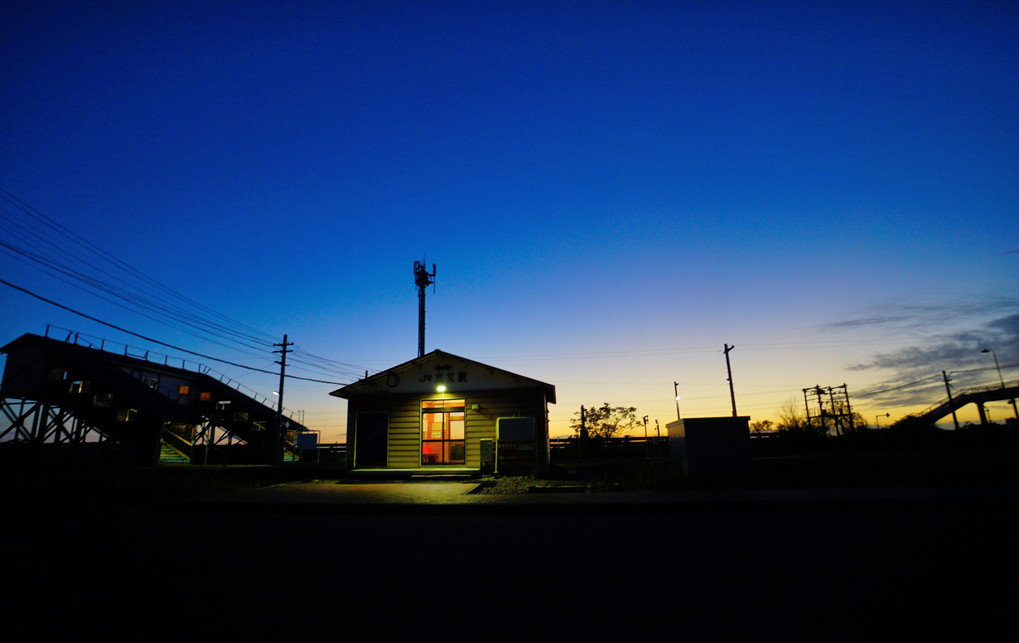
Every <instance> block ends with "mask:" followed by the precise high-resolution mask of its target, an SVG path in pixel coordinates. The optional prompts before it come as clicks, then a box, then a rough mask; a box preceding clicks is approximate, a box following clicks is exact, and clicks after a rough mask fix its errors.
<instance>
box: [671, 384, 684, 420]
mask: <svg viewBox="0 0 1019 643" xmlns="http://www.w3.org/2000/svg"><path fill="white" fill-rule="evenodd" d="M672 388H673V390H675V391H676V419H677V420H681V419H683V418H681V417H679V382H673V383H672Z"/></svg>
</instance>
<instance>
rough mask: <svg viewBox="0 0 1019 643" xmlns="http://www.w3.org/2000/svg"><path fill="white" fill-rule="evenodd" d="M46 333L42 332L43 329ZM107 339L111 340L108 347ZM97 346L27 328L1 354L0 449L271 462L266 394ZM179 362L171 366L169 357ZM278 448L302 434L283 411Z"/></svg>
mask: <svg viewBox="0 0 1019 643" xmlns="http://www.w3.org/2000/svg"><path fill="white" fill-rule="evenodd" d="M48 334H49V331H47V335H48ZM111 346H112V345H111ZM117 346H122V348H123V350H122V351H119V350H118V351H113V350H109V349H108V348H107V344H106V342H105V341H104V342H101V343H100V345H99V346H98V347H97V346H95V345H93V343H91V342H88V341H84V340H82V339H80V337H79V335H78V334H75V333H69V334H68V336H67V337H66V338H65V339H56V338H53V337H49V336H40V335H33V334H25V335H22V336H21V337H19V338H18V339H16V340H14V341H12V342H10V343H9V344H7V345H6V346H4V347H3V348H0V352H3V353H5V354H6V355H7V363H6V365H5V367H4V373H3V380H2V381H0V448H4V449H7V448H9V447H13V448H15V449H17V448H18V447H19V446H20V447H21V449H22V450H21V451H20V452H22V453H25V452H27V451H26V450H25V449H26V448H27V449H28V451H32V452H43V451H63V452H71V453H75V454H80V453H89V452H100V451H103V450H106V451H108V452H110V451H114V452H119V453H121V454H122V455H123V456H124V457H125V458H126V459H127V460H129V461H130V462H133V463H136V464H155V463H157V462H160V461H164V462H165V461H179V462H192V463H211V462H210V456H211V458H212V461H216V460H217V459H218V460H219V461H220V462H222V458H223V457H227V458H229V460H230V462H231V463H234V464H242V463H245V464H270V463H273V462H274V461H275V460H276V455H275V454H276V449H274V436H275V435H276V425H277V420H278V416H277V411H276V409H275V407H274V405H273V404H272V403H271V402H272V401H271V400H270V399H268V398H265V397H262V398H261V399H259V396H257V395H250V394H246V393H244V392H242V391H241V390H239V385H237V384H235V383H233V382H232V381H230V380H229V379H226V378H224V377H220V378H217V377H215V376H213V375H212V370H211V369H209V368H207V367H204V366H202V365H200V364H196V363H192V364H191V368H189V367H188V366H189V365H188V363H187V362H185V361H182V360H179V359H176V360H174V363H172V364H171V363H170V362H171V358H169V357H163V356H161V357H163V360H162V361H161V362H160V361H158V360H153V359H151V358H150V354H149V353H148V352H147V351H139V350H134V352H132V349H130V348H129V347H126V346H123V345H117ZM178 363H179V364H180V366H177V364H178ZM282 424H283V425H284V426H283V434H284V435H283V438H282V440H281V441H282V442H283V446H282V449H283V453H284V456H283V457H284V459H287V455H286V453H287V452H288V451H289V453H290V454H292V453H293V452H294V448H295V446H294V443H295V440H296V436H297V435H298V434H300V433H304V432H307V431H308V429H307V428H305V427H304V426H303V425H301V424H300V423H298V422H295V421H294V420H293V419H292V418H290V417H286V416H284V417H283V422H282Z"/></svg>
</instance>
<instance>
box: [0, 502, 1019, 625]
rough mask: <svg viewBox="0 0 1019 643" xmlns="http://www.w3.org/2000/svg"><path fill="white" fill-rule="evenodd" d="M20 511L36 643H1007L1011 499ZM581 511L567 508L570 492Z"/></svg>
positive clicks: (13, 574)
mask: <svg viewBox="0 0 1019 643" xmlns="http://www.w3.org/2000/svg"><path fill="white" fill-rule="evenodd" d="M273 493H274V492H273V491H266V492H265V495H263V496H261V497H260V498H258V497H256V496H257V494H256V496H248V495H245V494H241V495H240V496H238V495H229V496H222V497H218V498H215V499H213V500H212V501H209V500H205V501H201V502H178V503H169V504H164V505H159V506H149V507H116V508H112V507H111V508H100V509H97V508H96V507H89V508H87V509H75V508H73V507H66V506H60V505H59V504H58V505H53V506H48V507H47V506H35V507H32V508H23V507H22V508H20V509H18V511H17V512H16V513H15V515H12V516H11V518H12V521H11V522H10V523H9V524H8V527H6V528H5V529H4V536H3V541H2V552H3V556H4V559H5V561H6V563H5V565H4V567H5V573H4V578H5V581H4V586H5V587H6V588H7V592H6V594H7V598H6V599H5V600H4V601H3V606H4V607H3V609H4V611H5V612H6V616H8V619H7V620H8V622H9V623H13V622H17V621H25V622H28V623H30V624H31V627H32V632H33V633H34V634H37V635H47V634H58V633H59V632H60V631H67V632H73V633H74V634H75V635H76V636H84V635H86V634H91V633H98V634H101V635H104V636H109V637H112V638H121V637H124V638H126V637H132V638H138V637H145V638H152V637H156V638H165V637H167V636H172V637H174V638H177V637H188V638H191V637H193V636H200V637H201V638H202V639H203V640H207V639H209V638H220V637H228V638H229V639H230V640H234V639H236V638H238V637H245V638H254V639H257V640H280V639H283V638H286V639H288V640H289V639H293V640H318V639H323V638H325V637H329V638H330V639H338V638H351V637H356V638H357V639H358V640H360V639H361V637H364V636H371V637H372V638H374V639H377V640H387V641H388V640H406V639H409V638H414V639H423V640H435V639H440V638H441V639H444V640H554V639H560V640H570V641H572V640H585V639H586V640H621V639H622V640H624V641H625V640H627V639H630V638H638V637H640V638H650V639H658V638H665V639H667V640H679V639H686V640H746V639H750V640H860V639H864V638H879V639H887V638H896V639H903V638H906V639H911V640H916V639H923V638H936V639H938V640H941V639H943V638H946V637H953V636H956V635H960V636H966V637H967V638H969V639H976V640H998V639H1004V640H1012V639H1014V635H1015V634H1017V633H1019V626H1017V623H1016V618H1015V604H1016V596H1017V592H1016V590H1015V585H1016V582H1017V579H1019V574H1017V572H1019V564H1017V562H1019V557H1017V554H1016V550H1017V546H1019V541H1017V536H1019V533H1017V530H1016V526H1017V524H1019V521H1017V516H1019V514H1017V509H1019V501H1017V498H1019V494H1016V493H1015V492H1014V490H1011V489H1007V490H1001V489H997V490H995V489H989V490H983V491H977V492H974V491H972V490H969V491H968V492H965V493H961V492H959V490H954V491H953V490H941V491H939V492H937V493H933V492H929V491H928V492H926V493H907V494H902V493H899V494H895V493H890V494H887V493H886V494H873V493H872V494H870V495H866V494H864V495H861V494H847V493H844V492H843V493H838V492H828V493H821V492H814V493H812V494H801V495H799V496H795V497H791V496H788V495H786V496H782V495H781V494H779V495H777V496H772V497H764V496H761V495H756V496H746V497H742V498H739V497H733V496H731V495H730V496H729V497H726V498H722V497H717V498H714V499H712V498H704V497H702V498H700V499H696V501H693V500H694V499H691V498H686V499H685V500H684V499H679V500H677V499H673V501H671V502H670V501H654V502H651V501H647V499H646V498H645V499H644V500H643V501H642V500H641V499H640V498H639V497H638V496H626V495H625V494H621V495H620V497H619V498H618V499H617V500H616V501H613V502H599V503H586V502H583V501H576V500H570V499H569V498H559V499H556V498H546V499H543V500H541V501H539V502H537V503H521V502H513V503H510V504H505V503H498V502H473V501H469V502H446V503H430V504H420V503H412V502H395V503H377V502H376V503H368V502H355V503H350V502H348V503H344V502H327V501H323V500H321V499H319V500H317V501H309V500H307V498H306V499H305V500H304V501H302V500H299V499H298V496H299V494H295V495H292V496H290V498H289V499H287V498H286V497H285V496H286V492H285V491H283V492H280V488H277V489H276V492H275V493H278V494H282V496H284V497H275V498H274V497H272V494H273ZM562 495H563V496H570V495H574V496H575V495H576V494H562Z"/></svg>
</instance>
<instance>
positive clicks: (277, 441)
mask: <svg viewBox="0 0 1019 643" xmlns="http://www.w3.org/2000/svg"><path fill="white" fill-rule="evenodd" d="M293 345H294V343H293V342H288V341H287V336H286V334H284V335H283V343H282V344H273V346H279V347H280V349H279V350H278V351H273V352H274V353H279V354H280V358H279V361H277V362H276V363H277V364H279V365H280V390H279V391H278V392H279V400H277V402H276V431H275V432H274V434H275V435H273V441H272V442H273V444H272V463H273V464H282V463H283V384H284V382H285V381H286V377H287V353H289V352H291V351H290V347H291V346H293Z"/></svg>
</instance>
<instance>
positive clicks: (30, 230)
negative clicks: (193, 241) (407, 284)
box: [0, 188, 364, 381]
mask: <svg viewBox="0 0 1019 643" xmlns="http://www.w3.org/2000/svg"><path fill="white" fill-rule="evenodd" d="M0 204H6V205H9V206H11V207H13V208H15V209H16V211H17V214H15V212H12V211H11V210H8V209H6V208H4V207H3V206H2V205H0V219H3V220H4V221H6V222H8V223H9V225H5V226H4V231H5V232H6V233H8V236H9V238H11V239H12V241H4V240H0V253H3V254H7V255H8V256H11V257H13V258H15V259H17V260H19V261H22V262H24V263H27V264H29V265H31V266H33V267H35V268H37V269H39V270H41V271H42V272H43V273H45V274H47V275H48V276H50V277H52V278H54V279H57V280H59V281H63V282H64V283H66V284H68V285H71V286H72V287H75V288H78V289H79V290H82V291H84V292H86V293H88V294H90V295H92V296H94V297H97V298H99V299H102V300H103V301H106V302H108V303H111V304H113V305H116V306H118V307H120V308H123V309H125V310H128V311H130V312H133V313H135V314H137V315H140V316H142V317H144V318H146V319H149V320H152V321H155V322H157V323H160V324H163V325H164V326H167V327H169V328H173V329H175V330H177V331H180V332H183V333H186V334H188V335H191V336H193V337H197V338H199V339H202V340H203V341H209V342H212V343H215V344H219V345H221V346H224V347H227V348H231V349H234V350H238V347H239V350H241V352H244V353H246V354H248V355H252V356H253V355H262V354H264V353H266V352H270V351H271V349H272V345H273V342H274V341H275V337H274V336H271V335H269V334H267V333H264V332H263V331H260V330H258V329H256V328H254V327H252V326H249V325H247V324H245V323H243V322H239V321H236V320H234V319H231V318H229V317H227V316H226V315H223V314H221V313H219V312H217V311H215V310H212V309H211V308H208V307H206V306H203V305H201V304H199V303H198V302H196V301H194V300H192V299H190V298H188V297H186V296H185V295H182V294H181V293H179V292H177V291H175V290H173V289H172V288H170V287H168V286H166V285H164V284H162V283H161V282H159V281H157V280H155V279H153V278H151V277H149V276H147V275H145V274H144V273H142V272H141V271H139V270H138V269H136V268H134V267H133V266H131V265H130V264H128V263H126V262H124V261H122V260H121V259H119V258H117V257H115V256H114V255H112V254H111V253H109V252H107V251H105V250H103V249H102V248H100V247H99V246H97V245H95V244H94V243H92V242H90V241H88V240H87V239H85V238H84V237H82V236H81V235H78V234H76V233H75V232H72V231H71V230H69V229H68V228H66V227H65V226H63V225H61V224H60V223H58V222H57V221H55V220H54V219H52V218H50V217H48V216H47V215H45V214H44V213H42V212H40V211H39V210H38V209H36V208H34V207H32V206H31V205H29V204H27V203H25V202H24V201H22V200H21V199H20V198H18V197H16V196H15V195H13V194H11V193H10V192H9V191H7V190H5V189H3V188H0ZM18 215H22V216H18ZM15 239H17V240H18V241H19V242H20V244H21V245H19V244H18V243H14V242H13V241H14V240H15ZM40 239H41V240H43V241H45V242H46V243H47V244H49V245H47V246H46V247H45V248H42V247H38V241H39V240H40ZM67 242H70V246H71V247H73V248H74V251H73V252H72V251H70V250H68V248H67V247H65V246H66V245H67ZM33 246H34V247H35V248H33ZM90 257H91V258H93V259H89V258H90ZM195 311H199V313H201V314H196V312H195ZM157 343H158V342H157ZM295 349H296V350H300V349H298V348H297V347H295ZM300 352H301V355H302V357H303V363H304V364H305V365H306V366H308V367H309V369H308V370H312V371H314V370H318V371H319V372H325V373H335V372H337V371H339V372H341V373H342V374H344V375H346V376H349V377H351V378H356V377H357V376H360V374H361V373H363V372H364V369H362V368H359V367H357V366H354V365H352V364H347V363H344V362H338V361H336V360H330V359H328V358H324V357H320V356H317V355H314V354H312V353H310V352H307V351H303V350H302V351H300ZM307 379H311V378H307ZM323 381H324V380H323Z"/></svg>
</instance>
